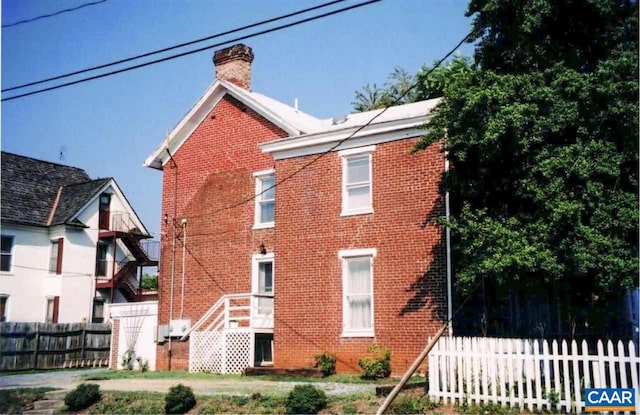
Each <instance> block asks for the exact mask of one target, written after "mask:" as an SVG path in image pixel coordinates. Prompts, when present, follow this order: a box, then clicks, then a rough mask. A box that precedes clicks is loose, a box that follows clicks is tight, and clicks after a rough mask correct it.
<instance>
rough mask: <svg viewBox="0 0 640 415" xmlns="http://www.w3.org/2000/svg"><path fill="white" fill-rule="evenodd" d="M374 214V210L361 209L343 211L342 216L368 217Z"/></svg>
mask: <svg viewBox="0 0 640 415" xmlns="http://www.w3.org/2000/svg"><path fill="white" fill-rule="evenodd" d="M370 213H373V208H367V209H359V210H343V211H342V212H340V216H355V215H367V214H370Z"/></svg>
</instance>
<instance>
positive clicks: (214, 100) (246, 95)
mask: <svg viewBox="0 0 640 415" xmlns="http://www.w3.org/2000/svg"><path fill="white" fill-rule="evenodd" d="M226 94H229V95H231V96H232V97H233V98H235V99H237V100H238V101H240V102H242V103H243V104H245V105H246V106H247V107H249V108H251V109H253V110H254V111H255V112H257V113H258V114H260V115H261V116H263V117H264V118H266V119H267V120H268V121H270V122H271V123H273V124H274V125H276V126H277V127H279V128H281V129H282V130H284V131H285V132H286V133H288V134H289V135H290V136H296V135H300V134H304V133H305V132H311V131H315V130H316V129H318V128H320V126H319V121H320V120H318V119H317V118H315V117H313V116H311V115H309V114H306V113H304V112H302V111H297V110H295V109H294V108H291V107H290V106H288V105H286V104H283V103H281V102H278V101H276V100H274V99H271V98H268V97H266V96H264V95H261V94H258V93H256V92H252V91H248V90H246V89H244V88H240V87H238V86H236V85H234V84H232V83H230V82H226V81H223V80H220V79H216V80H215V81H214V82H213V83H212V84H211V85H210V86H209V88H207V90H206V91H205V92H204V94H203V95H202V96H201V97H200V98H199V99H198V101H197V102H196V103H195V104H194V105H193V106H192V107H191V109H190V110H189V111H188V112H187V114H186V115H185V116H184V117H183V118H182V120H180V122H179V123H178V124H177V125H176V126H175V127H174V129H173V130H172V131H171V132H170V133H169V134H168V135H167V137H166V138H165V140H164V141H163V142H162V143H161V144H160V146H159V147H158V148H156V150H155V151H154V152H153V153H151V155H149V157H147V159H146V160H145V162H144V165H145V166H146V167H152V168H155V169H162V166H164V164H165V163H166V162H167V161H168V160H169V155H168V154H167V150H168V151H169V152H170V153H171V154H175V152H176V151H177V150H178V149H179V148H180V146H182V144H183V143H184V142H185V141H186V140H187V138H189V136H190V135H191V133H193V131H194V130H195V129H196V128H197V127H198V125H200V123H201V122H202V121H203V120H204V118H205V117H206V116H207V115H208V114H209V113H210V112H211V110H213V108H214V107H215V106H216V105H217V104H218V102H220V100H221V99H222V98H223V97H224V96H225V95H226Z"/></svg>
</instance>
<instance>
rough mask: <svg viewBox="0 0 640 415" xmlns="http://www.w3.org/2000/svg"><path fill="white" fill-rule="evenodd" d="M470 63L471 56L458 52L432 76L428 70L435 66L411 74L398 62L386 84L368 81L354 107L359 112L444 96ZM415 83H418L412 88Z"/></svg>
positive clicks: (357, 97) (468, 67)
mask: <svg viewBox="0 0 640 415" xmlns="http://www.w3.org/2000/svg"><path fill="white" fill-rule="evenodd" d="M470 65H471V63H470V59H469V58H466V57H462V56H457V57H455V58H454V59H452V60H451V61H450V62H449V63H448V64H446V65H444V66H440V67H437V68H435V70H433V71H432V72H431V73H430V74H429V76H428V77H427V76H426V74H427V73H429V71H431V69H432V68H433V66H428V65H424V66H423V67H422V68H421V69H420V70H419V71H418V73H417V74H416V75H409V73H407V71H406V70H405V69H403V68H401V67H399V66H396V67H395V68H394V69H393V72H391V74H389V76H388V77H387V82H385V84H384V86H383V87H378V85H377V84H373V86H371V85H369V84H367V85H365V86H364V87H363V88H362V90H361V91H356V97H355V101H354V102H352V105H353V109H354V110H355V111H357V112H362V111H370V110H375V109H380V108H384V107H388V106H392V105H402V104H408V103H410V102H416V101H421V100H425V99H431V98H438V97H441V96H442V94H443V93H444V89H445V87H446V85H448V84H449V82H451V80H452V79H454V78H455V77H458V76H460V75H462V74H464V73H465V72H468V71H470V70H471V66H470ZM414 84H417V85H416V86H415V88H412V87H413V86H414Z"/></svg>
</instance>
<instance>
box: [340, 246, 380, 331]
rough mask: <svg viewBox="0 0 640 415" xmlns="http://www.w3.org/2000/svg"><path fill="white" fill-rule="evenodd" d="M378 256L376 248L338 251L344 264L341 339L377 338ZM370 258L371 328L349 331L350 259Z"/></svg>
mask: <svg viewBox="0 0 640 415" xmlns="http://www.w3.org/2000/svg"><path fill="white" fill-rule="evenodd" d="M376 254H377V250H376V248H367V249H345V250H340V251H338V258H340V261H341V262H342V264H341V265H342V333H341V335H340V336H341V337H375V320H374V316H375V304H374V297H375V295H374V286H373V258H375V256H376ZM358 257H369V258H370V263H369V267H370V269H369V278H370V279H371V281H370V284H371V328H370V329H368V330H349V329H347V328H346V327H345V321H347V309H348V304H347V296H346V292H347V273H348V267H347V261H346V259H349V258H358Z"/></svg>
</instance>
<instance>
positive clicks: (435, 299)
mask: <svg viewBox="0 0 640 415" xmlns="http://www.w3.org/2000/svg"><path fill="white" fill-rule="evenodd" d="M443 216H444V198H443V197H442V195H440V196H439V197H438V199H436V202H435V203H434V207H433V209H432V210H431V212H429V213H428V214H427V215H426V217H425V218H424V220H423V221H422V224H421V227H422V229H424V230H427V229H428V228H431V229H437V230H438V231H439V234H440V237H439V239H438V242H437V243H436V244H435V245H434V246H433V248H432V250H431V258H432V259H431V263H430V264H429V265H428V268H427V270H426V271H424V272H423V273H422V274H421V275H419V276H418V277H417V279H416V280H415V281H414V282H413V283H412V284H411V285H410V286H409V287H408V288H407V289H406V291H407V292H413V296H412V297H411V298H410V299H409V300H408V301H407V303H406V304H405V305H404V307H402V310H401V311H400V315H401V316H404V315H406V314H410V313H415V312H417V311H420V310H422V309H424V308H427V309H429V310H431V313H432V318H434V319H436V320H440V321H442V322H444V321H446V319H447V317H446V316H447V258H446V240H445V228H444V226H443V225H442V224H440V223H438V220H439V219H441V218H442V217H443ZM416 254H417V255H424V254H426V253H423V252H417V253H416Z"/></svg>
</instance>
